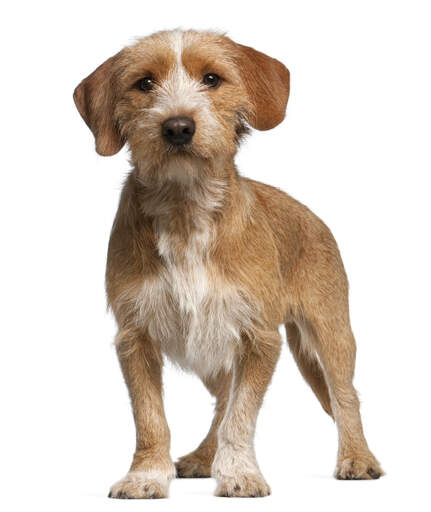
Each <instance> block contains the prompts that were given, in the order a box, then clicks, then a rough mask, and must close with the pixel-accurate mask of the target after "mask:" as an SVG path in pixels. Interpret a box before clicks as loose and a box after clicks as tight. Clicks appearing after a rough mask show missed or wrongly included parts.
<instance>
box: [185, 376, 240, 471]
mask: <svg viewBox="0 0 431 512" xmlns="http://www.w3.org/2000/svg"><path fill="white" fill-rule="evenodd" d="M203 383H204V384H205V386H206V388H207V389H208V391H209V392H210V393H211V395H212V396H214V397H215V398H216V405H215V412H214V419H213V421H212V423H211V427H210V429H209V432H208V434H207V435H206V437H205V439H204V440H203V441H202V442H201V444H200V445H199V446H198V447H197V448H196V450H194V451H192V452H191V453H189V454H187V455H184V456H183V457H180V458H179V460H178V461H177V462H176V464H175V466H176V469H177V477H179V478H209V477H210V476H211V465H212V463H213V460H214V456H215V453H216V451H217V435H218V429H219V426H220V423H221V422H222V420H223V417H224V414H225V411H226V407H227V403H228V401H229V392H230V388H231V384H232V373H225V372H221V373H219V374H218V375H217V376H216V377H212V378H208V379H203Z"/></svg>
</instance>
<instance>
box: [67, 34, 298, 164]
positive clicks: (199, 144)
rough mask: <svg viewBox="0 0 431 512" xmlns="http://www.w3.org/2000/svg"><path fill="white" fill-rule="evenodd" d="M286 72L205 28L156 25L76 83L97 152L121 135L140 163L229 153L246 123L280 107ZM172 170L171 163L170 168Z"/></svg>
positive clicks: (105, 151) (280, 111) (278, 115)
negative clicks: (160, 29)
mask: <svg viewBox="0 0 431 512" xmlns="http://www.w3.org/2000/svg"><path fill="white" fill-rule="evenodd" d="M288 95H289V72H288V70H287V69H286V68H285V67H284V66H283V64H281V63H280V62H278V61H277V60H275V59H272V58H270V57H268V56H266V55H264V54H262V53H260V52H257V51H256V50H253V49H252V48H249V47H246V46H242V45H239V44H236V43H234V42H233V41H231V40H230V39H229V38H227V37H225V36H223V35H218V34H215V33H211V32H196V31H186V32H183V31H179V30H175V31H169V32H159V33H156V34H154V35H152V36H150V37H146V38H144V39H141V40H139V41H138V42H137V43H136V44H134V45H133V46H130V47H126V48H125V49H123V50H122V51H120V52H119V53H118V54H116V55H115V56H113V57H111V58H110V59H108V60H107V61H106V62H104V63H103V64H102V65H101V66H100V67H99V68H97V69H96V70H95V71H94V72H93V73H92V74H91V75H90V76H88V77H87V78H86V79H85V80H83V82H81V84H80V85H79V86H78V87H77V88H76V90H75V94H74V99H75V103H76V105H77V107H78V110H79V112H80V113H81V115H82V117H83V118H84V120H85V122H86V123H87V124H88V126H89V127H90V129H91V130H92V132H93V134H94V136H95V138H96V150H97V152H98V153H100V154H102V155H113V154H115V153H117V152H118V151H119V150H120V149H121V148H122V146H123V145H124V143H125V142H126V141H127V142H128V144H129V146H130V149H131V152H132V157H133V160H134V161H135V162H139V163H140V166H141V167H143V168H144V169H148V172H150V170H153V171H154V170H155V171H157V170H160V169H161V168H164V169H166V168H171V169H175V168H176V167H178V165H177V164H180V165H179V166H181V165H182V164H184V163H185V162H187V161H190V160H191V159H201V160H204V161H211V160H212V161H213V160H215V159H217V158H218V157H226V156H228V157H232V156H233V154H234V153H235V151H236V148H237V145H238V143H239V141H240V139H241V135H243V134H244V133H245V132H246V131H247V128H248V126H247V125H248V124H250V125H251V126H253V127H255V128H257V129H260V130H267V129H270V128H273V127H274V126H276V125H277V124H279V123H280V122H281V121H282V120H283V118H284V115H285V109H286V104H287V99H288ZM172 172H175V171H172Z"/></svg>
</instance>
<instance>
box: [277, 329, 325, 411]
mask: <svg viewBox="0 0 431 512" xmlns="http://www.w3.org/2000/svg"><path fill="white" fill-rule="evenodd" d="M286 334H287V342H288V344H289V348H290V351H291V352H292V354H293V357H294V358H295V361H296V364H297V365H298V368H299V371H300V372H301V375H302V376H303V377H304V379H305V381H306V382H307V383H308V385H309V386H310V387H311V389H312V390H313V391H314V394H315V395H316V396H317V399H318V400H319V402H320V404H321V406H322V407H323V410H324V411H325V412H326V413H328V414H329V416H331V418H333V414H332V408H331V400H330V398H329V391H328V385H327V384H326V380H325V375H324V374H323V370H322V366H321V365H320V362H319V360H318V358H317V355H316V354H314V353H310V352H309V351H307V350H304V348H303V347H302V345H301V343H302V341H301V332H300V330H299V329H298V326H297V325H296V324H295V323H293V322H292V323H287V324H286Z"/></svg>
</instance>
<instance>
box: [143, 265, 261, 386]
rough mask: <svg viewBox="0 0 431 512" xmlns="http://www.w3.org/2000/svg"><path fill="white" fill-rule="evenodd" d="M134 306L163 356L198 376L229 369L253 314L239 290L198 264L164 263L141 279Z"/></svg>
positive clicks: (247, 331)
mask: <svg viewBox="0 0 431 512" xmlns="http://www.w3.org/2000/svg"><path fill="white" fill-rule="evenodd" d="M137 306H138V309H137V313H138V322H139V324H140V326H141V327H144V328H145V329H146V330H147V331H148V333H149V335H150V337H151V338H152V340H153V341H154V342H155V343H158V344H160V346H161V349H162V351H163V352H164V353H165V354H166V356H167V357H168V358H169V359H171V360H172V361H174V362H175V363H177V364H178V365H180V366H181V367H182V368H184V369H186V370H190V371H193V372H195V373H197V374H198V375H200V376H201V377H209V376H211V375H215V374H217V373H218V372H219V371H221V370H225V371H229V370H230V369H231V368H232V365H233V361H234V358H235V355H236V354H237V352H238V350H239V348H240V344H241V337H242V335H243V334H244V333H250V331H251V329H252V320H253V316H254V315H253V314H252V308H251V306H250V304H249V302H248V301H247V300H246V298H245V295H244V293H242V292H241V291H240V290H238V289H237V288H235V287H234V286H232V285H229V284H226V283H219V282H217V280H214V279H213V280H210V279H209V278H208V273H207V270H206V268H205V267H204V265H203V264H195V265H193V267H188V268H183V267H181V266H175V265H171V266H167V267H166V268H164V269H163V271H162V272H161V273H160V274H159V275H158V276H157V277H152V278H151V279H148V280H145V281H144V282H143V284H142V289H141V292H140V294H139V297H137Z"/></svg>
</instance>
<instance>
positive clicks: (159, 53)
mask: <svg viewBox="0 0 431 512" xmlns="http://www.w3.org/2000/svg"><path fill="white" fill-rule="evenodd" d="M231 53H232V42H231V41H230V40H229V39H228V38H227V37H226V36H224V35H223V34H219V33H216V32H199V31H195V30H187V31H183V30H170V31H163V32H156V33H155V34H152V35H150V36H147V37H144V38H141V39H138V40H137V41H136V42H135V43H134V44H133V45H131V46H129V47H127V57H128V58H129V59H131V60H133V61H136V60H141V61H142V60H145V61H149V62H153V63H154V64H158V63H161V64H165V65H174V64H182V63H184V60H185V59H188V60H190V59H193V58H195V59H196V58H201V59H202V60H210V59H213V60H220V59H225V60H226V59H229V55H230V54H231Z"/></svg>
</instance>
